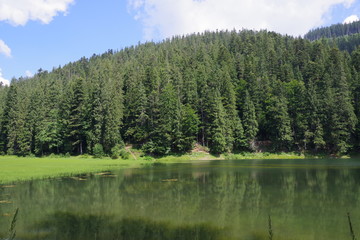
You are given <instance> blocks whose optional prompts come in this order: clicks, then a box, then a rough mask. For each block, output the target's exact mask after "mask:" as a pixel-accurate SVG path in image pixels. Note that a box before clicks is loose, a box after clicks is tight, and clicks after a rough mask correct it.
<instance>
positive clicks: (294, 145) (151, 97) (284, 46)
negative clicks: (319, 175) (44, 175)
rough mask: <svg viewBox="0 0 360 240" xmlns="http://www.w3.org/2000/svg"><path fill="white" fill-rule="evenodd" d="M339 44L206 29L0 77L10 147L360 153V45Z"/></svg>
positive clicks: (3, 129) (5, 142)
mask: <svg viewBox="0 0 360 240" xmlns="http://www.w3.org/2000/svg"><path fill="white" fill-rule="evenodd" d="M355 25H356V26H358V23H356V24H354V26H355ZM351 26H352V25H351ZM351 26H350V25H349V26H347V25H346V26H341V28H339V29H338V27H336V31H335V32H336V35H337V36H340V35H343V34H344V33H345V32H346V31H345V32H343V30H342V29H346V28H348V30H349V31H350V28H349V27H351ZM334 29H335V28H334ZM351 33H353V32H352V30H351ZM347 34H348V33H347ZM355 35H356V34H353V35H351V36H342V37H343V38H344V39H345V40H346V37H348V38H349V39H350V38H352V37H355ZM345 40H344V41H345ZM334 41H335V40H334ZM333 43H334V44H333ZM333 43H331V41H330V40H320V41H314V42H310V41H308V40H305V39H302V38H293V37H290V36H281V35H279V34H276V33H273V32H267V31H260V32H255V31H246V30H244V31H241V32H235V31H232V32H228V31H220V32H216V33H215V32H206V33H203V34H196V35H190V36H187V37H174V38H173V39H172V40H169V41H165V42H163V43H157V44H155V43H146V44H140V45H138V46H136V47H130V48H126V49H123V50H121V51H118V52H113V51H110V52H107V53H105V54H102V55H94V56H92V57H91V58H88V59H87V58H82V59H80V60H79V61H77V62H74V63H69V64H67V65H65V66H63V67H59V68H55V69H54V70H53V71H52V72H47V71H39V72H38V73H37V74H35V76H34V77H32V78H29V79H21V78H20V79H13V81H12V83H11V86H10V87H4V86H0V152H2V153H7V154H16V155H20V156H26V155H29V154H35V155H37V156H42V155H49V154H52V153H54V154H64V153H67V152H68V153H70V154H72V155H77V154H80V155H81V154H91V153H93V151H94V150H95V149H96V148H99V147H98V146H96V145H97V144H99V143H101V145H102V148H103V149H102V152H101V153H100V155H103V154H107V155H109V156H111V157H113V158H115V159H116V158H117V157H119V156H120V155H121V154H120V152H121V148H120V149H119V148H118V147H117V146H118V145H119V144H122V143H123V142H126V143H129V144H134V145H138V146H140V147H142V149H143V150H144V152H146V153H147V154H151V155H166V154H169V153H184V152H189V151H191V150H192V148H193V146H194V144H195V143H198V144H201V145H202V146H203V147H208V148H209V150H210V151H211V152H212V153H216V154H219V153H226V152H240V151H243V150H247V151H249V150H255V149H252V147H254V146H256V142H257V141H270V142H271V147H272V148H273V150H274V151H279V150H287V151H289V150H300V151H302V150H310V151H326V152H331V153H345V152H348V151H350V150H353V149H354V150H358V149H360V144H359V141H360V124H359V121H358V119H359V117H360V94H359V92H360V77H359V76H360V72H359V71H360V68H359V65H360V60H359V59H360V57H359V56H360V54H359V49H358V48H356V47H355V45H354V43H355V41H354V42H353V41H351V43H350V42H349V43H348V44H349V45H351V47H352V48H353V49H356V50H354V51H353V53H352V54H348V53H347V52H341V51H339V50H338V49H336V48H335V49H334V48H333V47H334V46H336V44H338V43H339V44H340V41H338V42H336V41H335V42H333ZM339 44H338V45H339ZM339 47H340V45H339ZM124 154H125V152H124Z"/></svg>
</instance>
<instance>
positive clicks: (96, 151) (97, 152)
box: [93, 143, 105, 158]
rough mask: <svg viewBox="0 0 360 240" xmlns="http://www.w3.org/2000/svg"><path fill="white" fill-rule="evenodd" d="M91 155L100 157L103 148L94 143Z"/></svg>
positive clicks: (102, 154)
mask: <svg viewBox="0 0 360 240" xmlns="http://www.w3.org/2000/svg"><path fill="white" fill-rule="evenodd" d="M93 155H94V157H95V158H102V157H103V156H104V155H105V154H104V148H103V146H102V145H101V144H100V143H97V144H95V146H94V149H93Z"/></svg>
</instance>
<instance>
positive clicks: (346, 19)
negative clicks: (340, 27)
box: [343, 15, 359, 24]
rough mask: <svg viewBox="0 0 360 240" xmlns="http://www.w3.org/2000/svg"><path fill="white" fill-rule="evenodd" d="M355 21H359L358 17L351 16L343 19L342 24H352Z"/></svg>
mask: <svg viewBox="0 0 360 240" xmlns="http://www.w3.org/2000/svg"><path fill="white" fill-rule="evenodd" d="M356 21H359V17H358V16H356V15H351V16H349V17H347V18H345V20H344V22H343V23H344V24H345V23H352V22H356Z"/></svg>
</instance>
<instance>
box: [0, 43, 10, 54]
mask: <svg viewBox="0 0 360 240" xmlns="http://www.w3.org/2000/svg"><path fill="white" fill-rule="evenodd" d="M0 54H4V55H5V56H7V57H11V49H10V48H9V46H8V45H6V43H5V42H4V41H3V40H1V39H0Z"/></svg>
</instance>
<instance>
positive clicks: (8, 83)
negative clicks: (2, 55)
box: [0, 68, 10, 86]
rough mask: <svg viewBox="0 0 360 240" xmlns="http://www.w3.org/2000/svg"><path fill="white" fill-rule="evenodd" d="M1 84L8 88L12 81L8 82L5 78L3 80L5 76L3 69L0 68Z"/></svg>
mask: <svg viewBox="0 0 360 240" xmlns="http://www.w3.org/2000/svg"><path fill="white" fill-rule="evenodd" d="M0 82H2V83H3V84H4V85H7V86H9V85H10V81H9V80H7V79H5V78H3V76H2V69H1V68H0Z"/></svg>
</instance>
